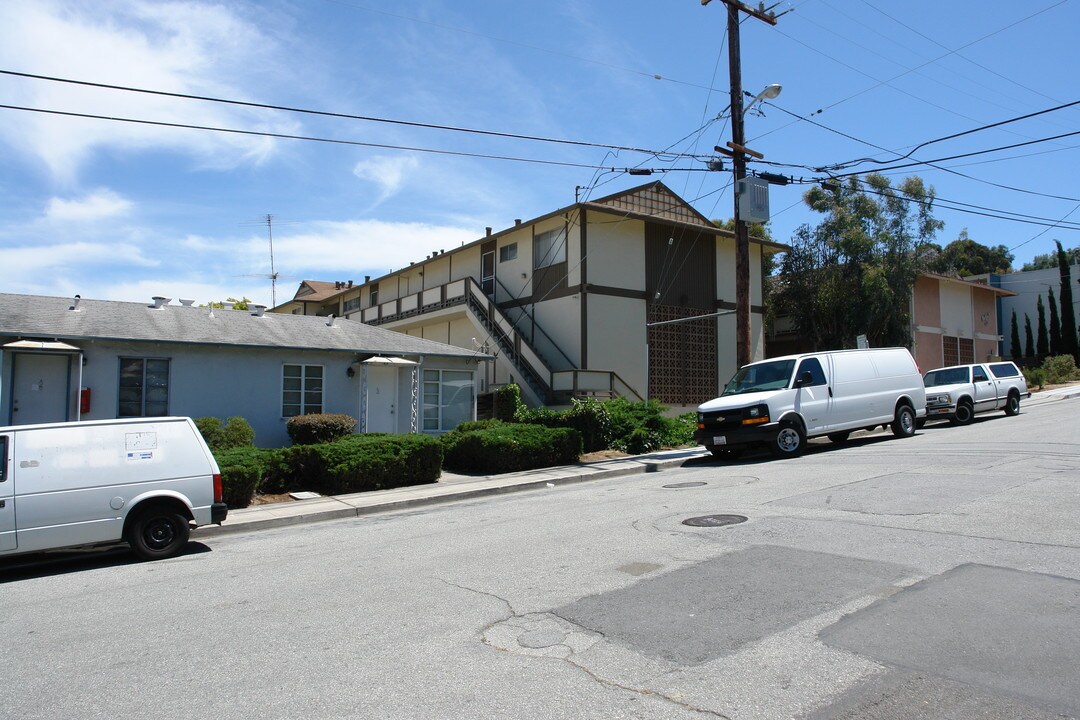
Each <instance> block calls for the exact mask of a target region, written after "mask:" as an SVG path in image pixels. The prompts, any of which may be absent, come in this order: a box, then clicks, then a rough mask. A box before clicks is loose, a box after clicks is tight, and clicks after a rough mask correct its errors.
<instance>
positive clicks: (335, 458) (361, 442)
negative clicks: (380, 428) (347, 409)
mask: <svg viewBox="0 0 1080 720" xmlns="http://www.w3.org/2000/svg"><path fill="white" fill-rule="evenodd" d="M442 457H443V456H442V445H441V444H440V443H439V441H438V440H436V439H435V438H431V437H428V436H426V435H385V434H373V435H350V436H348V437H345V438H342V439H341V440H338V441H337V442H331V443H318V444H311V445H294V446H292V447H289V448H284V449H282V450H280V451H278V453H277V456H276V457H275V458H274V460H273V462H271V463H270V466H269V469H268V477H267V485H268V486H271V487H280V488H283V489H284V490H313V491H315V492H318V493H321V494H323V495H340V494H342V493H353V492H364V491H367V490H382V489H386V488H393V487H403V486H406V485H422V484H424V483H433V482H435V481H436V480H438V479H439V474H440V468H441V467H442Z"/></svg>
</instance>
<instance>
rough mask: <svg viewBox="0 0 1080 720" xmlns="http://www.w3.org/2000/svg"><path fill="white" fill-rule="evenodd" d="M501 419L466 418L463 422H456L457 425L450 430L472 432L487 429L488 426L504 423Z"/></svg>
mask: <svg viewBox="0 0 1080 720" xmlns="http://www.w3.org/2000/svg"><path fill="white" fill-rule="evenodd" d="M505 424H506V423H504V422H503V421H502V420H497V419H494V418H492V419H489V420H466V421H465V422H463V423H458V426H457V427H456V428H454V429H453V430H451V431H450V432H456V433H463V432H473V431H475V430H487V429H488V428H492V427H498V426H499V425H505Z"/></svg>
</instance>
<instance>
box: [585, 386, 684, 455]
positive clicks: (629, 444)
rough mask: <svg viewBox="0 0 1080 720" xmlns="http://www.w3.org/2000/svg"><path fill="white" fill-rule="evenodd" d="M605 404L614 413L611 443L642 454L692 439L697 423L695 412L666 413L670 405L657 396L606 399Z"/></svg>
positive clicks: (619, 447)
mask: <svg viewBox="0 0 1080 720" xmlns="http://www.w3.org/2000/svg"><path fill="white" fill-rule="evenodd" d="M604 407H605V408H606V409H607V411H608V414H609V415H610V417H611V424H612V441H611V445H612V447H614V448H616V449H618V450H622V451H624V452H628V453H631V454H640V453H643V452H653V451H654V450H659V449H660V448H661V447H678V446H681V445H690V444H692V443H693V437H694V427H695V425H696V423H697V417H696V415H694V414H693V413H686V414H684V415H681V416H679V417H678V418H669V417H665V416H664V415H663V412H664V411H665V410H667V408H666V407H664V406H663V405H661V404H660V403H658V402H656V401H655V400H650V401H648V402H630V401H629V400H626V399H625V398H615V399H614V400H609V401H607V402H606V403H604ZM642 448H645V449H642Z"/></svg>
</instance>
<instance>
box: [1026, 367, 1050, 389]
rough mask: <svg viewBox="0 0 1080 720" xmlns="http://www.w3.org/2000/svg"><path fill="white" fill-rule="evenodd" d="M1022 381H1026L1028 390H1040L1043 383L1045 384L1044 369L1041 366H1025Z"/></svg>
mask: <svg viewBox="0 0 1080 720" xmlns="http://www.w3.org/2000/svg"><path fill="white" fill-rule="evenodd" d="M1022 372H1023V373H1024V381H1025V382H1026V383H1027V386H1028V390H1042V388H1043V385H1045V384H1046V371H1045V370H1043V369H1042V368H1030V369H1028V368H1025V369H1024V370H1023V371H1022Z"/></svg>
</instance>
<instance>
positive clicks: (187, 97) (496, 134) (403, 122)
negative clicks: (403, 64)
mask: <svg viewBox="0 0 1080 720" xmlns="http://www.w3.org/2000/svg"><path fill="white" fill-rule="evenodd" d="M0 75H11V76H14V77H21V78H28V79H31V80H46V81H48V82H56V83H65V84H68V85H80V86H83V87H94V88H102V89H105V90H119V91H122V92H131V93H139V94H143V95H157V96H160V97H171V98H179V99H183V100H200V101H203V102H211V103H219V104H223V105H236V106H239V107H249V108H258V109H260V110H281V111H283V112H291V113H301V114H304V115H317V116H320V117H330V118H338V119H344V120H362V121H364V122H373V123H384V124H388V125H404V126H407V127H418V128H425V129H428V130H447V131H452V132H460V133H469V134H473V135H487V136H490V137H501V138H510V139H513V140H531V141H534V142H545V143H557V144H561V145H574V146H578V147H594V148H605V149H609V150H626V151H629V152H636V153H644V154H645V155H652V156H655V157H658V158H659V157H660V156H661V155H671V153H666V152H663V151H660V152H658V151H656V150H649V149H646V148H635V147H628V146H625V145H607V144H605V143H594V142H588V141H584V140H567V139H565V138H549V137H542V136H539V135H525V134H521V133H511V132H502V131H498V130H483V129H478V128H466V127H457V126H454V125H441V124H438V123H425V122H418V121H414V120H398V119H393V118H380V117H372V116H368V115H353V114H350V113H340V112H331V111H327V110H311V109H308V108H298V107H290V106H288V105H272V104H269V103H258V102H251V101H246V100H232V99H229V98H219V97H212V96H208V95H191V94H188V93H176V92H167V91H165V90H151V89H148V88H138V87H130V86H126V85H111V84H108V83H98V82H90V81H87V80H73V79H71V78H61V77H53V76H49V75H36V74H33V73H24V72H17V71H14V70H0ZM680 157H688V158H692V159H701V157H702V156H691V155H676V156H675V158H676V159H678V158H680Z"/></svg>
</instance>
